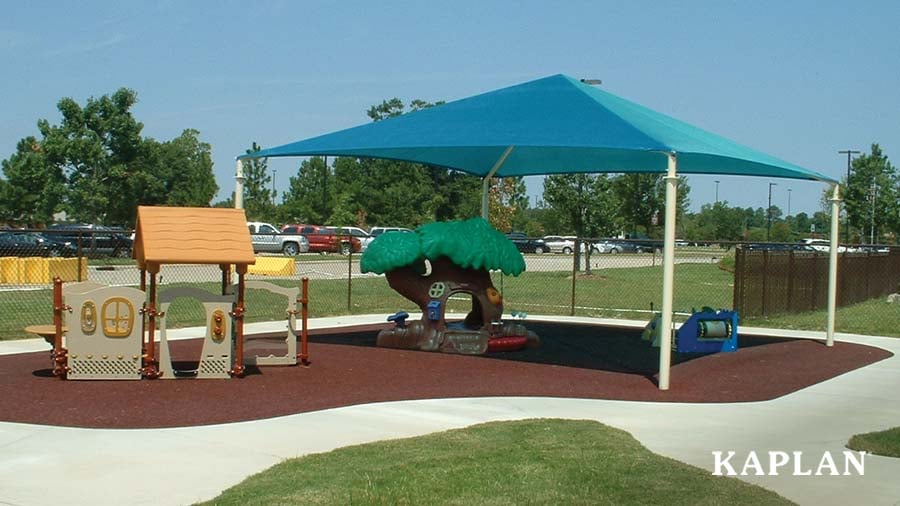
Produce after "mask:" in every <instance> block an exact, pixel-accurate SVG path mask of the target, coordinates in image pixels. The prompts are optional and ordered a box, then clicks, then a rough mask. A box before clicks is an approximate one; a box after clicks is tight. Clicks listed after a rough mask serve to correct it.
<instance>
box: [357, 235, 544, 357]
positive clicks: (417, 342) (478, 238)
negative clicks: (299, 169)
mask: <svg viewBox="0 0 900 506" xmlns="http://www.w3.org/2000/svg"><path fill="white" fill-rule="evenodd" d="M360 270H361V271H362V272H374V273H377V274H382V273H383V274H384V275H385V278H386V279H387V281H388V284H389V285H390V286H391V288H393V289H394V290H396V291H397V292H399V293H400V294H401V295H403V296H404V297H406V298H407V299H409V300H410V301H412V302H414V303H415V304H416V305H417V306H418V307H419V308H420V309H421V310H422V319H421V320H419V321H414V322H411V323H407V322H406V318H407V317H408V314H406V313H404V312H399V313H397V314H395V315H393V316H391V317H390V318H389V320H390V321H393V322H394V323H395V327H394V328H391V329H386V330H382V331H381V332H380V333H379V334H378V341H377V342H378V346H386V347H392V348H411V349H418V350H425V351H443V352H450V353H463V354H483V353H486V352H488V351H502V350H513V349H519V348H523V347H525V346H533V345H537V343H538V336H537V335H536V334H534V333H533V332H530V331H528V330H527V329H526V328H525V327H524V325H522V324H521V323H516V322H503V321H502V319H501V317H502V315H503V296H502V295H501V294H500V292H499V291H498V290H497V289H496V288H495V287H494V284H493V282H492V280H491V273H490V271H491V270H500V271H502V272H503V273H504V274H508V275H513V276H517V275H519V274H520V273H521V272H522V271H524V270H525V260H524V259H523V258H522V254H521V253H520V252H519V251H518V249H516V246H515V245H514V244H513V243H512V242H511V241H510V240H509V239H507V238H506V236H504V235H503V234H501V233H499V232H498V231H496V230H494V228H493V227H491V226H490V225H489V224H488V222H487V221H485V220H484V219H482V218H472V219H470V220H466V221H451V222H436V223H429V224H427V225H423V226H421V227H419V228H418V229H417V230H416V231H415V232H412V233H410V232H387V233H384V234H382V235H380V236H378V238H377V239H375V240H374V241H373V242H372V243H371V244H370V245H369V247H368V248H367V249H366V252H365V253H364V254H363V257H362V259H361V260H360ZM453 296H457V297H463V298H465V297H470V298H471V301H472V306H471V310H470V311H469V312H468V314H466V315H465V318H464V319H462V320H461V321H448V320H447V318H446V311H447V305H448V302H449V301H450V298H451V297H453Z"/></svg>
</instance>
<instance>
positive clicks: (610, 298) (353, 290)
mask: <svg viewBox="0 0 900 506" xmlns="http://www.w3.org/2000/svg"><path fill="white" fill-rule="evenodd" d="M661 279H662V268H661V267H659V266H656V267H637V268H626V269H602V270H594V271H593V273H592V274H591V275H585V274H583V273H581V274H578V276H577V278H576V280H575V281H576V284H575V315H577V316H589V317H607V318H630V319H636V320H649V319H650V318H651V314H650V309H651V307H652V308H653V309H654V310H656V311H658V310H659V309H660V300H661V295H662V293H661V292H662V290H661V284H662V283H661ZM271 282H273V283H275V284H279V285H282V286H299V281H298V280H272V281H271ZM732 282H733V277H732V274H730V273H728V272H726V271H724V270H722V269H720V268H719V267H718V266H717V265H715V264H680V265H678V266H677V268H676V269H675V304H674V308H675V310H676V311H681V312H690V311H691V310H692V309H698V310H699V309H700V308H702V307H703V306H710V307H713V308H717V309H718V308H730V307H731V304H732V290H733V287H732ZM494 284H495V285H496V286H497V287H499V288H501V290H502V291H503V295H504V306H505V310H506V312H510V311H513V310H516V311H525V312H527V313H531V314H547V315H569V314H570V312H571V306H572V274H571V272H525V273H523V274H522V275H520V276H519V277H509V276H500V275H498V274H495V275H494ZM172 286H177V285H165V286H163V287H161V290H164V289H166V288H167V287H172ZM192 286H196V287H198V288H202V289H204V290H208V291H210V292H212V293H217V292H218V290H219V284H218V282H214V281H210V282H207V283H196V284H193V285H192ZM349 289H350V295H351V297H350V304H349V306H348V301H347V293H348V283H347V280H346V279H330V280H329V279H325V280H318V279H315V280H310V282H309V293H310V311H309V315H310V317H313V318H314V317H321V316H336V315H345V314H369V313H374V314H379V313H381V314H391V313H394V312H396V311H398V310H405V311H411V312H413V311H418V308H417V307H415V306H414V305H413V304H412V303H411V302H409V301H408V300H406V299H404V298H403V297H401V296H400V295H399V294H397V292H395V291H394V290H392V289H391V288H390V287H389V286H388V284H387V282H386V281H385V280H384V278H383V277H365V278H355V279H353V280H352V284H350V285H349ZM246 306H247V316H246V318H247V320H246V321H247V322H256V321H271V320H279V319H283V318H285V317H286V315H285V309H286V300H284V299H283V298H282V297H281V296H276V295H272V294H269V293H267V292H263V291H259V290H248V292H247V295H246ZM469 307H470V303H469V302H468V301H465V300H459V301H453V302H451V304H450V305H449V308H448V309H449V310H450V311H451V312H466V311H468V308H469ZM676 319H677V318H676ZM52 320H53V312H52V292H51V290H50V289H49V288H46V287H42V288H39V289H34V290H14V291H0V340H9V339H23V338H26V337H33V336H29V335H27V334H25V332H24V331H23V330H22V329H23V328H24V327H26V326H28V325H35V324H48V323H50V322H52ZM825 320H826V313H825V311H814V312H809V313H801V314H786V315H778V316H770V317H769V318H742V319H741V324H742V325H750V326H762V327H775V328H785V329H800V330H824V326H825ZM203 321H204V319H203V314H202V309H201V306H200V304H199V302H197V301H188V300H178V301H176V302H175V303H173V305H172V307H171V308H170V309H169V311H168V324H169V326H170V327H171V328H177V327H184V326H194V325H202V324H203ZM837 330H838V331H839V332H851V333H858V334H869V335H884V336H897V337H900V311H898V310H897V308H896V307H893V306H891V305H890V304H888V303H887V302H886V301H885V300H884V299H883V298H881V299H876V300H871V301H867V302H863V303H860V304H856V305H854V306H850V307H845V308H838V313H837Z"/></svg>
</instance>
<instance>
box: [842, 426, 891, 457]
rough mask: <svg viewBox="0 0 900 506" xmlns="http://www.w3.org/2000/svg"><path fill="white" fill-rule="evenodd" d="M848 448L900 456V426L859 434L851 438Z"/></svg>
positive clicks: (886, 455)
mask: <svg viewBox="0 0 900 506" xmlns="http://www.w3.org/2000/svg"><path fill="white" fill-rule="evenodd" d="M847 448H850V449H851V450H856V451H866V452H869V453H874V454H875V455H883V456H885V457H900V427H894V428H892V429H887V430H883V431H879V432H869V433H867V434H857V435H855V436H853V437H852V438H850V442H848V443H847Z"/></svg>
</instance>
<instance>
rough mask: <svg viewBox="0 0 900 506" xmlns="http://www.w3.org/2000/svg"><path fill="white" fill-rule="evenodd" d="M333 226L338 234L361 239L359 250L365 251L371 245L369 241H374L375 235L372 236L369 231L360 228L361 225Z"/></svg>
mask: <svg viewBox="0 0 900 506" xmlns="http://www.w3.org/2000/svg"><path fill="white" fill-rule="evenodd" d="M331 228H333V229H334V230H335V231H336V232H337V234H338V235H341V236H349V237H353V238H356V239H358V240H359V250H357V251H365V250H366V248H367V247H368V246H369V243H370V242H372V240H373V239H375V238H374V237H372V236H371V235H370V234H369V233H368V232H366V231H365V230H363V229H361V228H359V227H331Z"/></svg>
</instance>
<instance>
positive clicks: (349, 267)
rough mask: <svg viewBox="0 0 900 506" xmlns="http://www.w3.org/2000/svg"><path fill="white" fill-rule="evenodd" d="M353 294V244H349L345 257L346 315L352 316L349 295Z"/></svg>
mask: <svg viewBox="0 0 900 506" xmlns="http://www.w3.org/2000/svg"><path fill="white" fill-rule="evenodd" d="M352 292H353V244H352V243H351V244H350V253H349V254H348V255H347V314H353V311H352V310H351V308H352V306H351V300H350V294H351V293H352Z"/></svg>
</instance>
